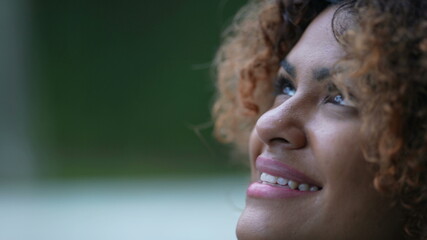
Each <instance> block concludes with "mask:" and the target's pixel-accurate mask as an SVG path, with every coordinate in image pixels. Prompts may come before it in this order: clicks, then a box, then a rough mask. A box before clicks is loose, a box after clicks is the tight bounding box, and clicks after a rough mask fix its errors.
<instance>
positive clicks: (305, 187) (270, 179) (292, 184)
mask: <svg viewBox="0 0 427 240" xmlns="http://www.w3.org/2000/svg"><path fill="white" fill-rule="evenodd" d="M260 180H261V181H262V182H266V183H271V184H279V185H281V186H286V185H288V186H289V188H290V189H293V190H295V189H298V190H299V191H310V192H316V191H319V187H317V186H310V185H309V184H307V183H301V184H300V183H297V182H296V181H293V180H288V179H285V178H282V177H276V176H273V175H270V174H267V173H261V176H260Z"/></svg>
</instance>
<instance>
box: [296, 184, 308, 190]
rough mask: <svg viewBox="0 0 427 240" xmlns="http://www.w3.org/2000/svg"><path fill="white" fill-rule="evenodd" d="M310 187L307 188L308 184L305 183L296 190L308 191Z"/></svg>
mask: <svg viewBox="0 0 427 240" xmlns="http://www.w3.org/2000/svg"><path fill="white" fill-rule="evenodd" d="M309 188H310V187H309V186H308V184H305V183H303V184H300V185H299V186H298V190H300V191H308V189H309Z"/></svg>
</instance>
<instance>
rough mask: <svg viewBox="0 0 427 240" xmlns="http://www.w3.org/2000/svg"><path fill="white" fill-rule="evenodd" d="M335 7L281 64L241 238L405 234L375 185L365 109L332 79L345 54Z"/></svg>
mask: <svg viewBox="0 0 427 240" xmlns="http://www.w3.org/2000/svg"><path fill="white" fill-rule="evenodd" d="M334 11H335V8H329V9H327V10H325V11H324V12H323V13H322V14H321V15H319V16H318V17H317V18H316V19H315V20H314V21H313V22H312V24H311V25H310V26H309V27H308V29H307V30H306V31H305V33H304V35H303V36H302V38H301V39H300V40H299V42H298V43H297V45H296V46H295V47H294V48H293V49H292V51H291V52H290V53H289V54H288V56H287V57H286V59H285V60H284V61H283V62H282V64H281V69H280V72H279V78H278V79H279V80H278V83H277V84H276V85H277V92H278V93H277V96H276V99H275V103H274V105H273V106H272V107H271V108H270V110H268V111H267V112H265V113H264V114H263V115H262V116H261V117H260V118H259V120H258V121H257V124H256V126H255V127H254V129H253V132H252V135H251V139H250V155H251V167H252V181H253V183H252V184H251V185H250V186H249V188H248V191H247V195H248V196H247V201H246V208H245V210H244V212H243V213H242V215H241V217H240V219H239V223H238V227H237V235H238V238H239V239H244V240H247V239H268V240H272V239H305V240H306V239H393V238H396V237H397V238H399V237H400V236H401V235H400V232H401V231H400V229H402V227H401V225H400V224H399V222H400V221H399V220H398V219H399V216H400V215H399V214H398V213H397V210H395V209H393V208H391V207H389V206H390V204H389V203H390V202H389V201H388V200H387V199H386V198H383V197H382V196H381V195H380V194H379V193H377V192H376V191H375V190H374V188H373V185H372V180H373V173H372V171H371V170H370V167H371V166H369V164H368V163H367V162H366V161H365V160H364V157H363V155H362V152H361V150H360V147H359V145H360V141H361V137H360V133H359V127H360V119H359V115H358V111H357V109H356V108H355V107H353V106H352V105H351V103H350V102H349V101H347V100H346V99H345V98H344V97H343V96H342V95H340V93H339V92H338V90H336V89H335V87H334V85H333V84H332V81H331V80H332V79H331V76H330V72H331V69H332V68H333V66H334V64H335V63H336V61H337V60H338V59H339V58H340V57H341V56H343V54H344V52H343V49H342V47H341V46H340V44H339V43H338V42H337V41H336V39H335V38H334V36H333V34H332V29H331V21H332V16H333V14H334ZM262 173H264V174H262ZM261 174H262V176H261Z"/></svg>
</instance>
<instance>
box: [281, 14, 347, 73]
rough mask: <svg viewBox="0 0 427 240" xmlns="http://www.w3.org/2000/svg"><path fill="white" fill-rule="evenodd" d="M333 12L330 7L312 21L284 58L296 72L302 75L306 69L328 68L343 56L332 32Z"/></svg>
mask: <svg viewBox="0 0 427 240" xmlns="http://www.w3.org/2000/svg"><path fill="white" fill-rule="evenodd" d="M335 10H336V8H335V7H330V8H328V9H326V10H324V11H323V12H322V13H321V14H320V15H319V16H318V17H317V18H316V19H314V20H313V22H312V23H311V24H310V25H309V26H308V28H307V29H306V31H305V32H304V34H303V35H302V37H301V38H300V40H299V41H298V43H297V44H296V45H295V47H294V48H293V49H292V50H291V51H290V53H289V54H288V56H287V57H286V59H287V61H288V62H289V63H290V64H292V65H293V66H295V68H296V71H297V72H301V74H302V73H303V72H305V70H308V69H306V68H321V67H328V68H330V67H332V66H333V65H334V64H335V63H336V61H337V60H338V59H339V58H340V57H342V56H343V55H344V50H343V49H342V46H341V45H340V44H339V43H338V41H337V40H336V39H335V37H334V34H333V31H332V19H333V15H334V13H335Z"/></svg>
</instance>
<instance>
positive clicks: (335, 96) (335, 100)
mask: <svg viewBox="0 0 427 240" xmlns="http://www.w3.org/2000/svg"><path fill="white" fill-rule="evenodd" d="M325 103H332V104H335V105H341V106H347V107H353V106H354V105H353V103H352V101H349V100H348V99H347V98H346V97H345V96H344V94H342V93H341V92H340V91H339V90H338V88H337V87H336V86H335V85H334V84H329V85H328V96H326V98H325Z"/></svg>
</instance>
